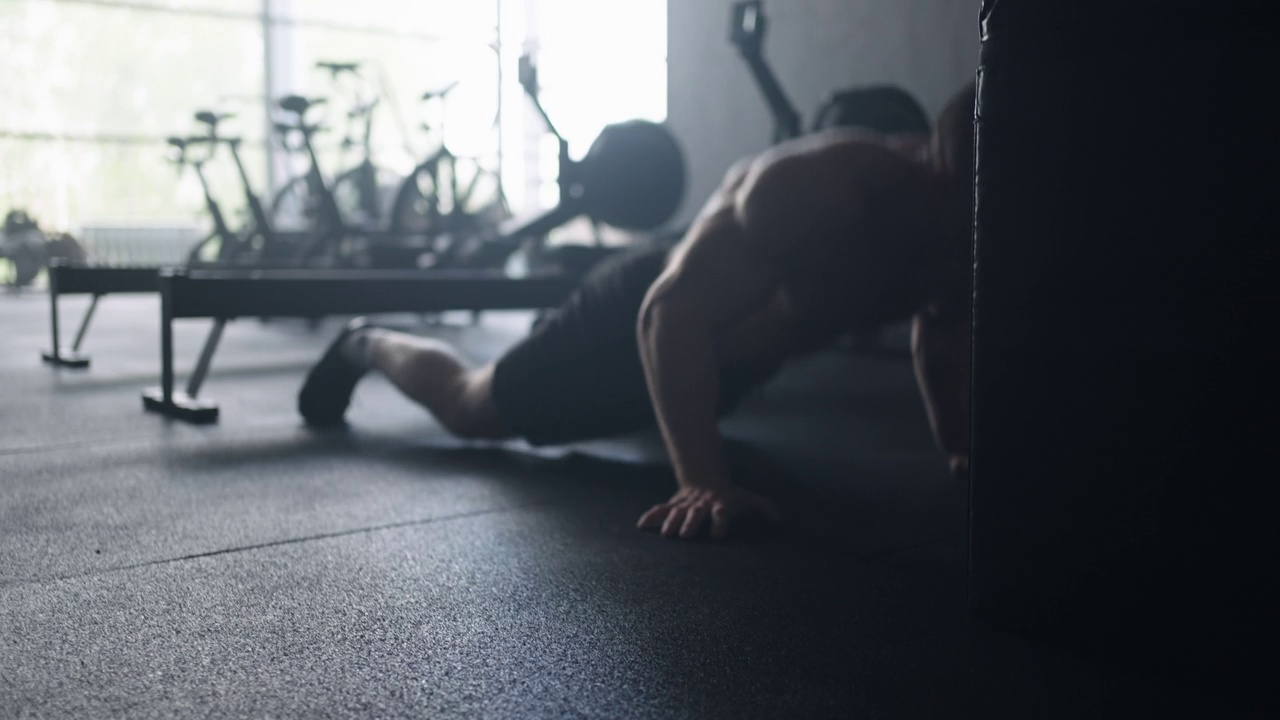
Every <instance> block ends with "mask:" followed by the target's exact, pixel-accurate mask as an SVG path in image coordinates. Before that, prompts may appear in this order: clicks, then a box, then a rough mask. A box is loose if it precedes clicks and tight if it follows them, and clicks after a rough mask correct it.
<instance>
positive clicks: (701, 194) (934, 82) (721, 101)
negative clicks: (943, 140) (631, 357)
mask: <svg viewBox="0 0 1280 720" xmlns="http://www.w3.org/2000/svg"><path fill="white" fill-rule="evenodd" d="M980 5H981V3H980V0H766V2H765V4H764V12H765V15H766V17H767V18H768V23H769V25H768V29H767V33H766V36H765V40H764V54H765V58H766V60H767V61H768V62H769V65H770V66H771V67H772V68H773V70H774V73H775V74H776V75H777V76H778V80H779V82H780V83H781V84H782V87H783V89H784V90H786V92H787V95H788V96H789V97H790V98H791V102H792V103H793V104H794V105H795V106H796V109H797V110H798V111H799V112H800V113H801V115H802V117H803V120H804V122H805V124H806V126H807V124H808V122H809V120H810V119H811V118H812V117H813V113H814V112H815V111H816V109H817V108H818V106H819V105H820V104H821V103H822V102H823V101H824V100H826V98H827V96H828V95H829V94H830V93H831V92H832V91H833V90H836V89H840V88H846V87H853V86H857V85H864V84H874V83H883V82H889V83H894V84H898V85H901V86H902V87H904V88H906V89H907V90H908V91H909V92H911V93H912V94H913V95H914V96H915V97H916V98H917V99H919V100H920V102H921V103H922V104H923V105H924V106H925V109H926V110H927V111H928V112H929V114H930V115H931V116H935V115H936V114H937V113H938V111H939V110H941V109H942V106H943V105H944V104H945V103H946V101H947V99H948V98H949V97H950V95H951V94H952V93H953V92H954V91H955V90H957V89H958V88H959V87H960V86H962V85H963V84H964V83H965V82H967V81H969V80H971V79H972V78H973V75H974V71H975V68H976V67H977V62H978V49H979V38H978V12H979V9H980ZM731 6H732V0H668V2H667V16H668V23H667V43H668V49H667V59H668V65H667V68H668V70H667V73H668V80H667V92H668V122H669V124H670V126H671V128H672V129H673V130H674V131H675V133H676V135H677V136H678V137H679V138H680V141H681V143H682V144H683V145H684V149H685V153H686V157H687V162H688V165H689V171H690V176H689V185H688V190H687V192H686V195H685V202H684V206H683V208H682V210H681V213H680V219H681V220H687V219H689V218H690V217H691V216H692V214H693V213H695V212H696V211H697V209H698V207H699V206H700V205H701V204H702V202H703V201H704V200H705V198H706V196H707V195H708V194H709V193H710V192H711V190H712V189H714V188H715V186H716V184H717V183H718V182H719V180H720V177H721V175H723V173H724V171H725V170H726V169H727V168H728V167H729V165H730V164H732V163H733V162H734V161H735V160H737V159H739V158H741V157H744V156H746V155H750V154H753V153H755V152H758V151H760V150H761V149H763V148H764V147H766V146H767V145H768V144H769V142H770V140H771V138H772V136H773V122H772V120H771V119H770V117H769V114H768V110H767V109H766V107H765V104H764V98H763V97H761V96H760V93H759V91H758V90H757V88H756V86H755V83H754V81H753V80H752V79H751V75H750V73H749V72H748V70H747V68H746V65H745V64H744V63H743V61H742V58H741V57H740V56H739V55H738V52H737V50H736V49H735V48H734V47H733V46H732V45H731V44H730V43H729V39H728V38H729V13H730V7H731Z"/></svg>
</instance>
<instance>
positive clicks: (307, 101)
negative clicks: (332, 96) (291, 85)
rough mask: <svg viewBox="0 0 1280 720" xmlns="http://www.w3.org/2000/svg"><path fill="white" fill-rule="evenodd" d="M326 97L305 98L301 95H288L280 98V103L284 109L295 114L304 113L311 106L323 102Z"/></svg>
mask: <svg viewBox="0 0 1280 720" xmlns="http://www.w3.org/2000/svg"><path fill="white" fill-rule="evenodd" d="M324 102H325V99H324V98H305V97H302V96H301V95H288V96H286V97H283V98H280V101H279V103H278V104H279V105H280V108H281V109H282V110H285V111H286V112H291V113H293V114H295V115H303V114H305V113H306V112H307V110H309V109H310V108H312V107H314V106H316V105H320V104H323V103H324Z"/></svg>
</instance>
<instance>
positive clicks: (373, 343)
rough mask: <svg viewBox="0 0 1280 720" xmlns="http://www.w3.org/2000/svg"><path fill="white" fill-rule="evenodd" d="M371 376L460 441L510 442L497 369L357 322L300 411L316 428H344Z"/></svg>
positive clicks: (325, 362)
mask: <svg viewBox="0 0 1280 720" xmlns="http://www.w3.org/2000/svg"><path fill="white" fill-rule="evenodd" d="M370 370H376V371H378V372H380V373H382V374H383V375H385V376H386V377H387V379H388V380H390V381H391V383H392V384H393V385H395V386H396V388H398V389H399V390H400V391H401V392H402V393H404V394H405V395H406V396H407V397H409V398H410V399H412V400H414V401H415V402H417V403H418V404H420V405H422V406H423V407H425V408H426V409H427V410H428V411H429V412H431V414H432V415H434V416H435V417H436V419H437V420H438V421H439V422H440V424H441V425H443V426H444V427H445V429H447V430H449V432H451V433H453V434H454V435H457V436H459V437H465V438H476V439H502V438H507V437H510V436H511V433H510V432H509V431H508V430H507V429H506V428H505V424H504V423H503V422H502V420H501V417H500V415H499V413H498V408H497V405H496V404H495V403H494V401H493V391H492V388H493V365H492V364H490V365H486V366H484V367H480V368H471V367H470V366H469V365H468V364H467V362H466V361H465V360H464V359H463V358H462V356H460V355H459V354H458V352H457V351H456V350H455V349H454V348H453V347H451V346H450V345H448V344H447V343H444V342H441V341H439V340H434V339H431V338H424V337H418V336H416V335H409V334H406V333H402V332H396V331H394V330H389V329H386V328H380V327H376V326H373V325H370V324H369V323H368V322H367V321H366V320H365V319H364V318H356V319H355V320H353V321H351V322H350V323H348V324H347V327H345V328H344V329H343V331H342V332H341V333H340V334H339V335H338V337H337V338H335V339H334V341H333V343H331V344H330V345H329V349H328V350H326V351H325V353H324V356H323V357H321V358H320V360H319V362H317V363H316V364H315V365H314V366H312V368H311V370H310V371H309V372H308V373H307V378H306V380H305V381H304V382H303V384H302V388H301V390H299V392H298V411H299V413H300V414H301V415H302V418H303V420H304V421H305V422H306V424H307V425H309V426H311V427H317V428H325V427H339V426H342V425H344V424H345V422H346V421H345V419H344V416H345V415H346V411H347V406H348V404H349V403H350V401H351V394H352V392H353V391H354V390H355V387H356V384H357V383H358V382H359V381H360V378H361V377H363V376H364V375H365V374H366V373H368V372H369V371H370Z"/></svg>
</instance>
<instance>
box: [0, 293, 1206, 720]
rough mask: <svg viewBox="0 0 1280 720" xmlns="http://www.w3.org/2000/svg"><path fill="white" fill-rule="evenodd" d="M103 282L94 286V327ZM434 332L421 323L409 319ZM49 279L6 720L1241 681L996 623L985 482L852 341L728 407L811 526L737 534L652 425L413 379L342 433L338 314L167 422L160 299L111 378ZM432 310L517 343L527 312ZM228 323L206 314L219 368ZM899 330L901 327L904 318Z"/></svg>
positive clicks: (677, 702)
mask: <svg viewBox="0 0 1280 720" xmlns="http://www.w3.org/2000/svg"><path fill="white" fill-rule="evenodd" d="M86 304H87V303H86V301H85V300H83V299H81V298H71V299H68V300H67V301H66V303H65V310H64V312H65V313H66V318H68V320H67V321H66V322H65V324H67V325H69V326H72V327H74V324H73V322H72V320H73V319H75V318H77V317H78V312H79V311H81V310H82V309H83V308H84V307H85V305H86ZM405 320H406V321H407V322H413V321H415V319H413V318H405ZM47 323H48V299H47V297H45V296H44V295H41V294H39V293H25V294H20V295H7V296H0V331H2V333H3V340H2V341H0V378H2V382H0V400H2V404H0V407H2V411H0V528H3V533H2V534H0V716H3V717H68V718H70V717H74V718H91V717H178V716H209V717H232V716H235V717H305V718H323V717H380V718H390V717H414V718H448V717H481V718H502V717H511V718H525V717H547V718H562V717H591V718H715V717H724V718H744V717H766V718H775V717H794V718H816V717H860V718H899V717H933V718H951V717H1018V718H1043V717H1070V718H1076V717H1086V716H1087V717H1096V716H1115V717H1141V716H1151V715H1154V714H1156V713H1166V712H1168V711H1171V710H1178V711H1180V712H1179V713H1178V714H1183V712H1185V711H1186V710H1187V709H1188V707H1189V706H1194V705H1196V704H1200V703H1204V707H1206V708H1212V707H1214V706H1215V705H1214V702H1213V699H1212V698H1206V697H1202V696H1199V695H1195V694H1193V692H1192V691H1191V690H1189V689H1187V688H1185V687H1178V688H1174V687H1171V686H1169V685H1168V684H1166V683H1162V682H1160V681H1157V680H1154V679H1151V678H1144V677H1139V676H1138V675H1137V674H1135V673H1134V672H1133V671H1131V670H1121V669H1118V668H1114V667H1109V666H1103V665H1100V664H1098V663H1097V662H1086V661H1085V660H1083V659H1081V658H1077V657H1074V656H1072V655H1070V654H1068V653H1066V652H1063V651H1059V650H1056V649H1053V648H1050V647H1047V646H1042V645H1039V644H1037V643H1035V642H1033V641H1030V640H1027V639H1023V638H1020V637H1016V636H1011V635H1006V634H1003V633H1000V632H996V631H994V630H991V629H989V628H987V627H985V626H983V625H982V624H981V623H980V622H979V621H977V620H975V619H973V618H972V617H971V616H970V615H969V614H968V612H967V610H966V608H965V537H964V532H965V521H966V518H965V514H966V509H965V500H966V498H965V490H964V488H961V487H957V486H956V485H955V484H954V483H953V482H952V481H950V480H949V478H948V476H947V474H946V472H945V469H944V467H943V464H942V461H941V460H940V458H939V457H938V456H937V455H936V454H935V451H934V450H933V447H932V444H931V441H930V436H929V432H928V427H927V425H926V422H925V417H924V412H923V408H922V406H921V404H920V401H919V400H918V398H917V396H916V394H915V388H914V384H913V379H912V373H911V368H910V364H909V363H908V362H907V361H905V360H903V359H877V358H869V357H855V356H851V355H849V354H843V353H839V352H831V353H827V354H823V355H820V356H817V357H814V358H811V359H809V360H806V361H804V362H801V363H798V364H797V365H796V366H794V367H792V368H790V369H789V370H788V371H786V372H785V373H784V374H783V375H782V376H780V377H779V378H778V379H777V380H776V381H775V382H774V383H772V384H771V385H770V386H768V387H767V388H765V389H764V390H763V391H761V392H760V393H758V394H757V395H756V396H753V397H752V398H750V399H749V401H748V402H746V403H745V404H744V406H743V408H742V409H741V412H739V413H738V414H737V415H735V416H734V417H732V418H730V419H728V420H727V421H726V422H725V424H724V427H725V430H726V433H727V435H728V436H729V437H730V438H732V444H731V451H732V457H733V462H734V464H735V465H736V466H737V467H738V469H739V470H738V477H739V478H740V480H741V481H742V482H743V483H744V484H748V485H751V486H753V487H758V488H760V489H762V490H764V491H766V492H767V493H769V494H771V495H772V496H773V497H775V498H777V499H778V501H779V504H780V505H781V506H782V508H783V509H784V510H785V511H786V514H787V516H788V518H789V523H788V525H786V526H785V527H783V528H780V529H776V530H773V531H769V532H761V533H756V534H754V535H751V536H749V537H745V538H742V539H739V540H737V541H735V542H731V543H727V544H711V543H689V542H677V541H663V540H661V539H659V538H658V537H656V536H655V535H651V534H648V533H643V532H640V531H637V530H635V529H633V527H634V523H635V521H636V519H637V517H638V516H639V515H640V514H641V512H643V511H644V510H645V509H647V508H648V507H649V506H650V505H652V504H653V503H655V502H657V501H659V500H662V499H664V498H665V497H666V496H667V495H669V493H670V492H671V491H672V488H673V480H672V477H671V474H670V471H669V470H668V469H667V468H666V467H665V465H664V464H663V462H662V455H661V452H660V446H659V445H658V444H657V443H656V440H655V439H654V438H653V437H641V438H630V439H625V440H619V441H616V442H607V443H594V444H590V445H585V446H582V447H577V448H572V449H556V450H551V451H538V452H533V451H530V449H528V448H524V447H520V446H515V445H511V446H506V447H493V446H480V445H467V444H463V443H459V442H456V441H452V440H450V439H449V438H448V437H447V436H446V435H445V434H444V433H443V431H442V430H440V429H439V427H438V426H437V425H436V424H435V423H434V422H433V421H432V420H431V419H430V418H429V417H428V416H427V415H426V414H425V413H424V412H422V411H420V410H418V409H417V408H416V407H414V406H413V405H411V404H409V403H408V402H407V401H405V400H402V399H401V398H400V397H399V396H398V395H396V394H395V392H394V391H393V390H392V389H391V388H390V386H389V385H387V384H386V383H384V382H382V381H380V380H377V379H374V380H370V381H367V382H366V383H365V384H364V385H362V386H361V387H360V389H359V390H358V392H357V397H356V400H355V405H354V408H353V410H352V412H351V414H350V416H349V417H350V420H351V423H352V428H351V430H350V431H349V432H346V433H335V434H314V433H311V432H308V431H306V430H305V429H303V428H302V427H301V425H300V423H299V419H298V417H297V416H296V414H295V410H294V394H295V392H296V390H297V387H298V384H299V382H300V381H301V379H302V376H303V373H304V372H305V370H306V368H307V366H308V364H309V362H310V361H311V360H312V359H314V358H315V357H316V356H317V354H318V352H319V351H320V349H321V348H322V347H323V346H324V345H325V343H326V342H327V340H328V339H329V338H330V337H331V336H332V335H333V333H334V332H336V330H337V328H338V327H339V325H338V321H337V320H336V319H335V320H331V321H328V322H326V323H325V324H324V325H322V326H321V327H320V328H319V329H318V330H311V329H308V328H307V327H306V326H304V325H302V324H300V323H297V322H293V321H288V322H286V321H277V322H271V323H265V324H264V323H261V322H259V321H257V320H240V321H237V322H234V323H232V324H231V325H230V326H229V327H228V329H227V332H226V335H225V337H224V339H223V344H222V347H221V349H220V351H219V353H218V357H217V359H216V361H215V363H214V369H213V373H212V375H211V377H210V379H209V381H208V382H207V383H206V386H205V390H204V391H203V394H206V395H209V396H211V397H213V398H215V399H216V400H217V401H218V402H219V404H220V406H221V409H222V418H221V421H220V422H219V424H217V425H214V426H206V427H192V426H187V425H183V424H180V423H175V422H170V421H166V420H164V419H162V418H160V417H157V416H153V415H148V414H144V413H143V411H142V406H141V400H140V398H139V395H140V391H141V390H142V389H143V388H144V387H145V386H148V385H151V384H154V383H155V382H156V376H157V372H158V370H157V368H158V350H157V348H158V340H157V336H158V330H157V327H158V303H157V300H156V298H154V297H123V296H122V297H108V298H106V299H105V300H104V301H103V303H102V305H101V307H100V308H99V310H98V315H97V318H96V319H95V325H94V327H93V328H92V329H91V330H90V333H89V337H88V339H87V341H86V343H85V350H86V351H87V352H88V353H89V354H90V355H91V356H92V358H93V365H92V367H91V368H90V369H88V370H84V371H74V370H54V369H51V368H49V367H46V366H44V365H42V364H41V363H40V361H39V351H40V350H41V349H42V348H44V347H47V345H48V325H47ZM527 323H528V317H527V316H525V315H521V314H498V313H494V314H489V315H486V316H484V319H483V322H482V324H481V325H480V326H479V327H475V328H472V327H466V326H463V325H454V326H450V325H444V326H441V325H435V326H432V325H427V324H419V325H418V326H417V327H418V328H419V329H420V330H421V331H422V332H434V333H437V334H439V335H441V336H445V337H448V338H452V339H454V340H456V341H458V342H460V343H462V345H463V347H464V348H465V349H466V351H467V352H468V353H470V354H471V355H472V356H474V357H475V358H476V359H483V358H486V357H491V356H493V355H495V354H497V353H498V352H500V351H501V349H502V348H503V347H504V346H505V345H506V344H508V343H510V342H511V341H512V340H513V339H514V338H515V337H517V336H518V335H519V333H520V332H522V331H523V329H524V328H525V327H527ZM206 327H207V323H206V322H204V321H188V322H182V323H179V332H178V335H177V337H178V350H179V356H178V357H179V367H180V368H184V369H187V368H190V367H191V365H192V361H193V359H194V357H195V354H196V352H197V350H198V346H199V342H200V339H201V337H202V334H203V332H204V330H205V328H206ZM891 342H892V343H893V344H896V345H897V346H902V345H903V343H902V338H901V337H900V336H895V337H893V338H891Z"/></svg>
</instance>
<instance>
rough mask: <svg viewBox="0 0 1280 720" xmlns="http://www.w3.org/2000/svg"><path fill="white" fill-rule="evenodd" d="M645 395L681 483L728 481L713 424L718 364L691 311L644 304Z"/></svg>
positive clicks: (710, 484)
mask: <svg viewBox="0 0 1280 720" xmlns="http://www.w3.org/2000/svg"><path fill="white" fill-rule="evenodd" d="M638 335H639V336H638V341H639V345H640V356H641V360H642V362H643V365H644V371H645V380H646V382H647V383H648V386H649V397H650V399H651V401H652V402H653V409H654V413H655V414H656V415H657V418H658V426H659V428H660V429H661V431H662V437H663V440H664V442H665V443H666V447H667V452H668V454H669V455H670V457H671V462H672V465H674V467H675V472H676V479H677V480H678V481H679V483H680V485H681V486H682V487H722V486H725V485H728V484H729V483H730V478H729V471H728V466H727V462H726V460H725V457H724V445H723V442H722V441H721V438H720V433H719V429H718V427H717V422H716V419H717V414H716V406H717V404H718V400H719V389H720V383H719V368H718V367H717V365H716V361H715V351H714V346H713V343H712V338H711V334H710V333H709V332H708V331H707V330H706V329H705V328H703V327H701V326H700V325H699V322H698V320H697V317H696V316H694V315H691V314H682V313H679V312H673V311H672V310H671V309H670V308H658V309H652V308H651V309H648V310H647V311H646V313H645V315H644V321H643V322H642V323H641V324H640V328H639V330H638Z"/></svg>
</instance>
